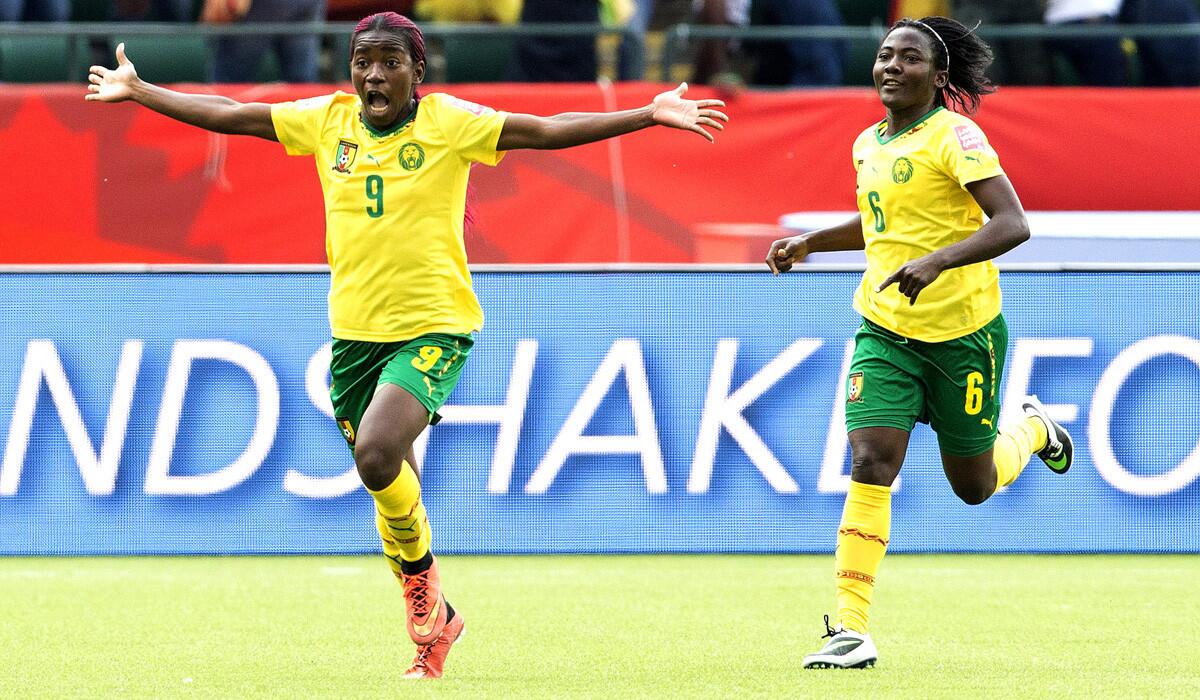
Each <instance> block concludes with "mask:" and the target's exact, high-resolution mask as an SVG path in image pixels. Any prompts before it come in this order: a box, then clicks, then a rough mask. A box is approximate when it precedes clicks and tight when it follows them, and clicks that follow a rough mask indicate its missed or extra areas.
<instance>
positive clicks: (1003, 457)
mask: <svg viewBox="0 0 1200 700" xmlns="http://www.w3.org/2000/svg"><path fill="white" fill-rule="evenodd" d="M1048 439H1049V436H1048V435H1046V424H1045V423H1043V422H1042V421H1040V420H1038V419H1037V418H1034V417H1033V416H1026V417H1025V418H1022V419H1021V420H1020V421H1018V422H1017V424H1016V425H1014V426H1012V427H1010V428H1008V429H1007V430H1004V431H1001V433H1000V434H999V435H997V436H996V445H995V447H993V448H992V461H994V462H995V463H996V490H997V491H999V490H1000V489H1001V488H1002V487H1004V486H1008V485H1009V484H1011V483H1012V482H1014V481H1016V480H1017V477H1018V476H1020V475H1021V471H1022V470H1024V469H1025V465H1026V464H1028V463H1029V458H1030V457H1032V456H1033V453H1034V452H1037V451H1038V450H1040V449H1042V448H1044V447H1045V446H1046V441H1047V440H1048Z"/></svg>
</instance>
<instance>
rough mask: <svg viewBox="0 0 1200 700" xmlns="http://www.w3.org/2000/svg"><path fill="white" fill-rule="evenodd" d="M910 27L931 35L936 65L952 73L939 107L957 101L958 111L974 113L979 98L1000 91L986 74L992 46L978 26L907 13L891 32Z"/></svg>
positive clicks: (939, 96)
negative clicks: (918, 17) (976, 32)
mask: <svg viewBox="0 0 1200 700" xmlns="http://www.w3.org/2000/svg"><path fill="white" fill-rule="evenodd" d="M902 27H909V28H911V29H915V30H917V31H919V32H921V33H922V34H924V35H925V36H926V37H928V38H929V43H930V46H931V48H932V49H933V65H934V67H935V68H937V69H939V70H945V71H947V72H948V73H949V77H950V79H949V80H948V81H947V82H946V85H945V87H942V88H939V89H938V91H937V95H936V96H935V98H934V99H935V102H936V104H937V105H938V106H939V107H945V106H947V103H953V104H954V105H957V109H956V111H959V112H963V113H965V114H974V113H975V110H976V109H978V108H979V100H980V98H981V97H983V96H984V95H990V94H991V93H993V92H995V91H996V85H995V84H994V83H992V81H991V80H990V79H989V78H988V77H987V76H986V75H984V71H986V70H987V67H988V66H990V65H991V64H992V49H991V47H990V46H988V45H987V43H986V42H985V41H984V40H983V39H980V38H979V37H978V36H977V35H976V34H975V30H974V29H967V28H966V27H965V26H963V25H962V24H961V23H959V22H957V21H955V20H952V19H950V18H949V17H922V18H921V19H919V20H916V19H910V18H908V17H905V18H904V19H902V20H899V21H897V22H896V23H895V24H893V25H892V28H891V29H889V30H888V34H891V33H892V32H894V31H896V30H897V29H900V28H902Z"/></svg>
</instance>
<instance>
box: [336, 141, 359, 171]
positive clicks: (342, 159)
mask: <svg viewBox="0 0 1200 700" xmlns="http://www.w3.org/2000/svg"><path fill="white" fill-rule="evenodd" d="M356 155H358V144H357V143H354V142H353V141H345V140H341V141H338V145H337V152H336V153H334V154H333V169H334V170H336V171H337V172H339V173H348V172H350V166H352V165H354V157H355V156H356Z"/></svg>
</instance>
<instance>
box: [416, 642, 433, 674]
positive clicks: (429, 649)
mask: <svg viewBox="0 0 1200 700" xmlns="http://www.w3.org/2000/svg"><path fill="white" fill-rule="evenodd" d="M432 653H433V645H432V644H422V645H421V646H419V647H417V658H415V659H413V668H425V661H426V660H427V659H428V658H429V655H430V654H432Z"/></svg>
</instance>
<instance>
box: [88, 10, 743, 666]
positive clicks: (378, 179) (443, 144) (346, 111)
mask: <svg viewBox="0 0 1200 700" xmlns="http://www.w3.org/2000/svg"><path fill="white" fill-rule="evenodd" d="M117 62H118V65H117V67H116V68H115V69H109V68H105V67H103V66H92V67H91V71H90V75H89V81H90V84H89V85H88V95H87V96H86V97H87V99H88V100H99V101H103V102H121V101H124V100H132V101H134V102H137V103H139V104H141V105H144V106H146V107H148V108H150V109H152V110H154V111H156V112H159V113H161V114H164V115H166V116H168V117H171V118H174V119H177V120H179V121H182V122H186V123H188V124H192V125H195V126H198V127H201V128H203V129H208V130H210V131H215V132H219V133H226V134H245V135H250V136H258V137H260V138H264V139H268V140H272V141H278V142H280V143H281V144H283V146H284V148H285V149H286V150H287V152H288V153H289V154H291V155H304V156H311V157H312V158H313V160H314V162H315V164H316V168H317V175H318V177H319V178H320V180H321V187H322V189H323V190H324V194H325V225H326V253H327V255H328V258H329V266H330V290H329V319H330V325H331V327H332V335H333V358H332V363H331V367H330V374H331V376H332V381H331V384H330V396H331V398H332V400H333V406H334V410H335V415H336V416H337V423H338V426H339V428H340V429H341V431H342V434H343V435H344V436H345V438H346V442H347V443H348V444H349V446H350V448H351V450H352V451H353V454H354V461H355V465H356V467H357V469H358V473H359V476H360V477H361V478H362V482H363V484H364V485H365V486H366V487H367V490H368V491H370V493H371V495H372V497H373V498H374V501H375V511H376V518H375V520H376V526H377V528H378V530H379V535H380V537H381V539H382V541H383V551H384V554H385V555H386V557H387V559H388V563H389V565H390V567H391V569H392V572H393V573H394V574H395V576H396V578H397V579H398V580H399V581H400V583H401V584H402V586H403V591H404V599H405V607H406V617H407V628H408V633H409V636H410V637H411V638H412V640H413V641H414V642H415V643H416V645H417V655H416V658H415V659H414V661H413V663H412V665H411V667H410V668H409V669H408V670H407V671H406V672H405V673H404V677H406V678H437V677H440V676H441V675H442V672H443V668H444V664H445V660H446V655H447V653H448V652H449V649H450V646H451V645H452V644H453V643H454V642H455V641H456V640H457V639H458V638H459V637H460V636H461V635H462V633H463V628H464V625H463V615H462V613H461V612H460V611H458V610H456V609H454V608H453V607H452V606H451V605H450V603H449V602H448V601H447V600H446V598H445V596H444V595H443V593H442V588H441V579H440V576H439V573H438V565H437V560H436V559H435V558H434V556H433V553H432V551H431V549H430V541H431V533H430V527H429V521H428V519H427V517H426V514H425V507H424V505H423V504H422V502H421V483H420V475H419V472H418V469H417V464H416V460H415V459H414V457H413V452H412V444H413V441H414V440H415V439H416V438H417V437H418V436H419V435H420V434H421V432H422V431H423V430H424V429H425V428H426V426H428V425H430V424H431V423H435V422H437V420H438V418H439V416H438V410H439V409H440V408H441V406H442V405H443V404H444V403H445V401H446V398H447V396H448V395H449V394H450V392H451V390H453V389H454V386H455V384H457V382H458V379H459V376H460V375H461V373H462V368H463V364H464V362H466V360H467V357H468V356H469V355H470V352H471V346H472V344H473V342H472V336H471V334H472V333H473V332H474V331H476V330H479V328H480V326H481V325H482V323H483V312H482V310H481V309H480V306H479V302H478V301H477V300H476V298H475V294H474V292H473V291H472V289H471V275H470V272H469V271H468V269H467V256H466V251H465V248H464V245H463V221H464V217H465V216H466V193H467V178H468V176H469V174H470V169H471V166H472V164H474V163H483V164H486V165H496V164H497V163H499V162H500V159H501V158H503V157H504V153H505V152H506V151H510V150H515V149H520V148H538V149H554V148H567V147H570V146H576V145H579V144H584V143H591V142H593V141H599V140H602V139H607V138H611V137H614V136H619V135H621V134H626V133H630V132H633V131H637V130H639V129H644V128H647V127H651V126H655V125H660V126H668V127H672V128H676V129H682V130H685V131H691V132H694V133H696V134H698V135H700V136H703V137H704V138H706V139H707V140H709V141H712V140H713V136H712V134H710V133H709V132H708V131H707V129H715V130H718V131H719V130H721V129H722V128H724V127H723V122H725V121H727V120H728V117H726V116H725V115H724V114H723V113H721V112H720V111H717V110H716V109H714V108H715V107H721V106H723V105H724V103H722V102H721V101H719V100H698V101H697V100H688V99H685V98H684V97H683V94H684V91H685V90H686V89H687V86H686V84H682V85H680V86H679V87H678V88H676V89H675V90H671V91H668V92H664V93H662V94H660V95H658V96H656V97H655V98H654V99H653V101H652V102H651V103H650V104H649V105H647V106H645V107H642V108H640V109H632V110H625V111H621V112H609V113H575V112H572V113H565V114H559V115H556V116H554V117H538V116H534V115H529V114H516V113H505V112H497V111H495V110H492V109H489V108H487V107H483V106H480V105H477V104H473V103H471V102H466V101H464V100H459V99H456V98H454V97H451V96H449V95H444V94H431V95H426V96H421V95H420V94H419V93H418V91H417V86H418V85H419V84H420V83H421V82H422V81H423V80H424V77H425V41H424V37H423V36H422V34H421V31H420V29H419V28H418V27H417V26H416V25H415V24H413V23H412V22H411V21H410V20H409V19H408V18H406V17H403V16H402V15H398V14H396V13H394V12H384V13H379V14H375V15H371V16H369V17H367V18H365V19H364V20H362V22H360V23H359V24H358V26H357V27H356V28H355V30H354V33H353V34H352V36H351V40H350V73H351V82H352V83H353V85H354V90H355V92H354V94H347V93H343V92H335V93H334V94H332V95H325V96H321V97H314V98H310V99H305V100H299V101H296V102H286V103H281V104H275V105H270V104H262V103H249V104H243V103H239V102H236V101H234V100H231V99H229V98H226V97H220V96H216V95H194V94H185V93H180V92H175V91H172V90H167V89H164V88H161V87H158V86H155V85H152V84H150V83H147V82H145V81H142V80H141V79H140V78H138V75H137V72H136V70H135V69H134V66H133V63H131V62H130V61H129V59H128V58H127V57H126V55H125V48H124V44H122V45H119V46H118V47H117ZM280 225H281V226H282V225H286V223H285V222H280Z"/></svg>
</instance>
